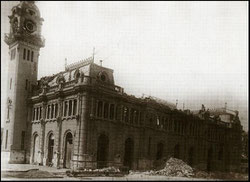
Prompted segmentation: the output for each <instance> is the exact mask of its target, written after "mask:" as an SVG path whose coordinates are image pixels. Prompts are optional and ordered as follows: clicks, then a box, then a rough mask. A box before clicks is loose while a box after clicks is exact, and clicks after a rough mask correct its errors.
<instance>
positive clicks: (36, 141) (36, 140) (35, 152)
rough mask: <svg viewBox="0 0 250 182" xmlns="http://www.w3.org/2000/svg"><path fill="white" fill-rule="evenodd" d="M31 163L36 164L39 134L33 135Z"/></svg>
mask: <svg viewBox="0 0 250 182" xmlns="http://www.w3.org/2000/svg"><path fill="white" fill-rule="evenodd" d="M33 147H34V148H33V163H34V164H38V162H39V161H38V156H39V153H38V151H39V136H38V135H35V137H34V144H33Z"/></svg>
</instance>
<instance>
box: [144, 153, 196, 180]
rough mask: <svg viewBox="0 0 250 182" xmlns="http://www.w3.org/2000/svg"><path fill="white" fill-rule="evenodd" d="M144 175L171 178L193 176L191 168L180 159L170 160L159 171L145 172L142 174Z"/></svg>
mask: <svg viewBox="0 0 250 182" xmlns="http://www.w3.org/2000/svg"><path fill="white" fill-rule="evenodd" d="M144 174H146V175H163V176H171V177H174V176H175V177H191V176H193V175H194V173H193V168H192V167H190V166H189V165H187V164H186V163H185V162H183V161H182V160H180V159H176V158H172V157H171V158H170V159H169V160H168V161H167V162H166V164H165V167H164V168H163V169H161V170H157V171H153V170H151V171H147V172H144Z"/></svg>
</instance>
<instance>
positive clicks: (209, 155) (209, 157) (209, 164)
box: [207, 147, 213, 171]
mask: <svg viewBox="0 0 250 182" xmlns="http://www.w3.org/2000/svg"><path fill="white" fill-rule="evenodd" d="M212 161H213V148H212V147H210V148H209V149H208V153H207V171H212V168H213V165H212Z"/></svg>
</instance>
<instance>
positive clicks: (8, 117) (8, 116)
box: [7, 105, 10, 119]
mask: <svg viewBox="0 0 250 182" xmlns="http://www.w3.org/2000/svg"><path fill="white" fill-rule="evenodd" d="M7 110H8V111H7V119H10V106H9V105H8V107H7Z"/></svg>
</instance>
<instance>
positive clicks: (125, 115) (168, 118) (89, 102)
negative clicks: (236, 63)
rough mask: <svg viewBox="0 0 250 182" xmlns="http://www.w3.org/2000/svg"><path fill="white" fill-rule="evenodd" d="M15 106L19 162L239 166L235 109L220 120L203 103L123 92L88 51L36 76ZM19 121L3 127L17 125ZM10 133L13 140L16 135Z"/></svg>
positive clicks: (92, 165) (134, 166) (85, 165)
mask: <svg viewBox="0 0 250 182" xmlns="http://www.w3.org/2000/svg"><path fill="white" fill-rule="evenodd" d="M28 73H29V71H27V74H28ZM33 78H34V80H36V76H33ZM15 92H16V91H15ZM23 102H24V101H23ZM22 108H23V109H24V110H25V113H27V114H26V118H23V120H22V121H21V122H22V124H23V125H24V126H26V128H25V131H26V136H27V137H26V138H25V143H24V146H25V147H24V149H25V150H23V151H25V152H24V154H23V159H22V160H19V161H20V162H28V163H34V164H40V165H49V166H54V167H66V168H72V169H83V168H91V169H95V168H102V167H105V166H117V167H121V166H126V167H128V168H131V169H152V168H154V167H157V166H158V165H160V164H162V163H163V162H164V161H166V160H167V159H168V158H170V157H176V158H180V159H182V160H184V161H186V162H187V163H188V164H190V165H191V166H195V167H197V168H200V169H204V170H209V171H211V170H221V171H237V169H238V168H239V166H240V154H241V142H240V141H241V131H242V126H241V125H240V121H239V118H238V115H237V114H236V115H233V114H230V118H231V119H230V120H229V122H228V121H227V122H225V121H222V120H221V119H220V117H218V116H220V115H222V114H223V117H224V115H225V112H224V113H222V114H221V113H219V114H217V115H216V114H212V113H209V112H208V111H206V110H205V107H204V106H203V107H202V109H201V110H200V111H199V112H198V113H197V114H194V113H191V112H190V111H188V110H186V111H181V110H177V109H176V107H175V106H173V105H171V104H169V103H166V102H161V101H159V100H157V99H155V98H153V97H142V98H136V97H134V96H131V95H127V94H126V93H124V91H123V88H121V87H119V86H116V85H115V83H114V77H113V70H112V69H109V68H105V67H102V66H99V65H97V64H95V63H94V62H93V59H92V58H89V59H86V60H83V61H80V62H78V63H74V64H72V65H69V66H67V67H66V69H65V71H63V72H60V73H58V74H55V75H53V76H48V77H43V78H41V79H40V80H39V81H38V82H37V84H36V85H35V86H34V87H33V90H32V92H30V93H29V94H28V98H27V99H26V100H25V102H24V103H23V107H22ZM11 123H13V124H14V125H17V123H18V122H17V121H16V120H15V119H14V120H12V121H11ZM18 127H19V125H17V127H16V128H13V129H9V131H12V133H13V132H17V131H18V132H19V129H20V128H18ZM5 133H6V131H5V132H4V134H5ZM12 137H13V138H14V140H16V141H20V136H19V135H18V136H17V135H13V134H12ZM5 144H6V142H5V139H4V140H3V145H5ZM19 144H20V143H19ZM18 146H19V145H18ZM2 148H3V147H2Z"/></svg>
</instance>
